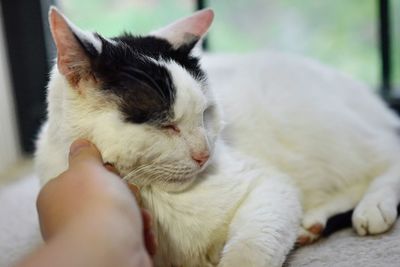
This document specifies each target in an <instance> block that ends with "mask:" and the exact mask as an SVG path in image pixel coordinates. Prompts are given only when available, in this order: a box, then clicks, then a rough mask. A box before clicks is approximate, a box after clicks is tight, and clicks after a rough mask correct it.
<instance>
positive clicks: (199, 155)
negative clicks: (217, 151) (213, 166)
mask: <svg viewBox="0 0 400 267" xmlns="http://www.w3.org/2000/svg"><path fill="white" fill-rule="evenodd" d="M209 158H210V153H208V151H202V152H196V153H193V154H192V159H193V160H194V161H196V162H197V163H198V164H199V166H200V167H202V166H203V165H204V163H206V162H207V160H208V159H209Z"/></svg>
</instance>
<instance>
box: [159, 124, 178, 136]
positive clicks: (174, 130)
mask: <svg viewBox="0 0 400 267" xmlns="http://www.w3.org/2000/svg"><path fill="white" fill-rule="evenodd" d="M161 129H163V130H167V131H169V132H171V133H174V134H179V133H180V132H181V130H180V129H179V127H178V126H177V125H176V124H173V123H171V124H165V125H162V126H161Z"/></svg>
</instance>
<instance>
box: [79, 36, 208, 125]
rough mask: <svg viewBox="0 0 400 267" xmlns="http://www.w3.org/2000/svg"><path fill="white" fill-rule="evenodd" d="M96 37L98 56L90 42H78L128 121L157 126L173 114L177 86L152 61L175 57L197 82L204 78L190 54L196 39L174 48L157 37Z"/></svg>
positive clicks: (94, 72) (103, 86)
mask: <svg viewBox="0 0 400 267" xmlns="http://www.w3.org/2000/svg"><path fill="white" fill-rule="evenodd" d="M97 37H98V38H99V39H100V40H101V42H102V51H101V53H100V54H99V55H98V54H94V53H93V52H94V51H93V49H94V47H93V45H92V46H88V45H87V44H85V43H83V42H82V41H80V42H81V45H82V46H83V47H84V48H85V49H86V51H87V53H88V54H89V56H90V61H91V67H92V72H93V74H94V76H95V77H96V80H98V81H99V82H100V84H101V88H102V90H104V91H105V92H110V93H112V94H115V95H117V96H118V97H119V98H120V99H121V103H119V106H120V110H121V111H122V113H123V114H124V115H125V118H126V120H127V121H130V122H133V123H145V122H146V123H151V124H155V125H160V124H162V123H165V122H168V121H169V120H170V119H171V118H173V116H174V114H173V105H174V101H175V96H176V88H175V87H174V84H173V82H172V78H171V75H170V73H169V71H168V70H167V69H166V68H165V67H164V66H162V65H160V64H157V62H155V61H157V60H159V59H163V60H165V61H169V60H174V61H176V62H177V63H178V64H180V65H181V66H183V67H184V68H185V69H186V70H188V72H189V73H191V74H192V75H193V77H195V78H196V79H198V80H199V81H202V80H204V78H205V76H204V73H203V71H202V70H201V69H200V66H199V60H198V59H197V58H195V57H192V56H190V55H189V53H190V50H191V49H192V48H193V47H194V45H195V43H196V42H197V40H193V41H192V42H190V43H189V44H186V45H184V46H181V47H179V48H178V49H174V48H173V47H172V45H171V44H170V43H169V42H168V41H166V40H163V39H159V38H156V37H134V36H132V35H129V34H124V35H122V36H121V37H116V38H113V39H112V40H113V42H115V43H112V42H110V41H108V40H105V39H103V38H102V37H100V36H99V35H98V36H97ZM94 50H95V49H94ZM96 52H97V51H96ZM152 59H155V61H153V60H152Z"/></svg>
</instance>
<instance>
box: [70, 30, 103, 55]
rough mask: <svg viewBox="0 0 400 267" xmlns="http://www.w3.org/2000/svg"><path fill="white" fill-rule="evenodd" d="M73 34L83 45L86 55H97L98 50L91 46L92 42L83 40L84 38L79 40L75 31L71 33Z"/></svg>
mask: <svg viewBox="0 0 400 267" xmlns="http://www.w3.org/2000/svg"><path fill="white" fill-rule="evenodd" d="M73 34H74V37H75V39H76V40H77V41H78V43H79V44H80V45H81V46H82V47H83V49H84V50H85V51H86V53H87V54H88V56H90V57H95V56H98V55H99V52H98V51H97V50H96V48H95V47H94V46H93V44H92V43H90V42H88V41H85V40H81V39H79V37H78V36H77V35H76V34H75V33H73ZM96 36H97V37H98V36H99V35H98V34H96Z"/></svg>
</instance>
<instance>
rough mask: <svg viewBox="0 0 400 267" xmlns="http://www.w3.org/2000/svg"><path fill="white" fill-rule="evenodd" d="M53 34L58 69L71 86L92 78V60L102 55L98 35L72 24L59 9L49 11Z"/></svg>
mask: <svg viewBox="0 0 400 267" xmlns="http://www.w3.org/2000/svg"><path fill="white" fill-rule="evenodd" d="M49 23H50V29H51V34H52V36H53V39H54V42H55V44H56V47H57V67H58V70H59V72H60V73H61V74H63V75H64V76H65V77H66V78H67V80H68V81H69V82H70V84H71V85H73V86H76V85H78V83H79V81H81V80H82V79H89V78H91V77H92V76H91V67H90V59H91V58H93V57H95V56H97V55H99V54H100V53H101V48H102V42H101V40H100V39H99V36H98V35H95V34H93V33H91V32H85V31H83V30H81V29H79V28H78V27H77V26H75V25H74V24H72V23H71V22H70V21H69V20H68V19H67V18H66V17H65V16H64V15H62V14H61V13H60V12H59V11H58V10H57V8H55V7H51V8H50V11H49Z"/></svg>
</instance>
